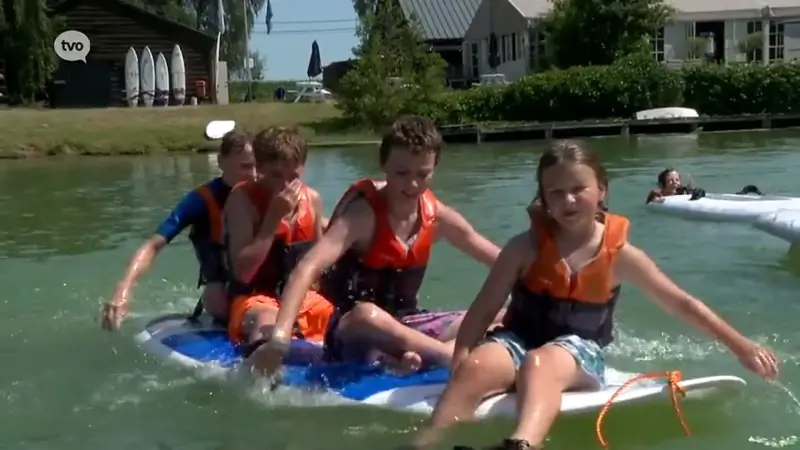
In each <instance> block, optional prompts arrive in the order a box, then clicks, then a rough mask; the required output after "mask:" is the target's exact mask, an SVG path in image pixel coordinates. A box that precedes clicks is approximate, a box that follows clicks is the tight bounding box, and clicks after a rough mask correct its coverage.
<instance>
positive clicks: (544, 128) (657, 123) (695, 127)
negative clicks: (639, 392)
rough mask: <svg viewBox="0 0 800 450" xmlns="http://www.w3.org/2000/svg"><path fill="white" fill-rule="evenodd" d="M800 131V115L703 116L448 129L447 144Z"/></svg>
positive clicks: (443, 130)
mask: <svg viewBox="0 0 800 450" xmlns="http://www.w3.org/2000/svg"><path fill="white" fill-rule="evenodd" d="M795 127H800V114H752V115H738V116H701V117H695V118H685V119H652V120H635V119H608V120H583V121H574V122H535V123H525V122H516V123H509V124H475V125H445V126H442V127H440V131H441V133H442V136H443V137H444V139H445V141H447V142H474V143H478V144H480V143H482V142H494V141H522V140H537V139H569V138H587V137H601V136H635V135H657V134H690V133H697V132H714V131H747V130H773V129H782V128H795Z"/></svg>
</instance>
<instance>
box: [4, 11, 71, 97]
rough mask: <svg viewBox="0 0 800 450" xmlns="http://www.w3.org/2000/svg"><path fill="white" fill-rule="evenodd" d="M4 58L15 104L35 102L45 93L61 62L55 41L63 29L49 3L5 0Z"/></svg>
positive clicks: (10, 90) (8, 83)
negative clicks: (48, 5)
mask: <svg viewBox="0 0 800 450" xmlns="http://www.w3.org/2000/svg"><path fill="white" fill-rule="evenodd" d="M1 5H2V14H0V55H2V58H3V59H5V61H6V67H7V68H8V69H9V70H8V71H7V72H6V84H7V87H8V96H9V99H10V102H11V103H32V102H34V101H35V100H36V96H37V95H38V94H41V93H42V92H43V91H44V89H45V86H46V85H47V82H48V81H49V80H50V78H51V76H52V74H53V72H55V70H56V68H57V67H58V60H57V59H56V58H57V57H56V55H55V52H53V41H54V40H55V38H56V31H57V29H58V27H59V26H60V24H59V22H58V21H53V20H51V19H50V17H49V16H48V14H47V4H46V1H45V0H3V1H2V3H1Z"/></svg>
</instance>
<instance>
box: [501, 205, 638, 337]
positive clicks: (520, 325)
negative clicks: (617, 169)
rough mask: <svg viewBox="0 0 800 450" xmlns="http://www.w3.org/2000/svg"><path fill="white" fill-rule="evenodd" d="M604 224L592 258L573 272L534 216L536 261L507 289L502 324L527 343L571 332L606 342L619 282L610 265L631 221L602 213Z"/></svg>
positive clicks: (553, 241)
mask: <svg viewBox="0 0 800 450" xmlns="http://www.w3.org/2000/svg"><path fill="white" fill-rule="evenodd" d="M603 217H604V222H605V229H604V231H603V237H602V241H601V244H600V248H599V251H598V253H597V255H596V256H595V258H594V259H593V260H592V261H591V262H589V263H588V264H587V265H585V266H584V267H582V268H581V269H580V270H579V271H578V272H577V273H571V272H570V269H569V267H568V266H567V263H566V262H565V261H564V259H563V258H562V257H561V253H560V252H559V250H558V245H557V244H556V241H555V239H554V236H553V235H552V233H551V232H550V230H549V228H548V226H547V225H546V224H545V223H544V221H543V220H536V221H535V224H534V227H533V228H532V231H533V232H535V233H536V235H537V238H536V239H537V243H538V246H537V254H536V260H535V261H534V262H533V263H532V264H531V267H530V269H529V270H528V272H527V274H525V276H524V277H522V279H520V280H519V281H518V282H517V284H516V286H515V287H514V290H513V292H512V294H511V303H510V305H509V307H508V310H507V313H506V316H505V318H504V320H503V325H504V327H505V328H506V329H508V330H510V331H512V332H513V333H514V334H516V335H517V336H518V337H519V338H521V339H522V340H523V341H524V342H525V345H526V347H527V348H538V347H540V346H542V345H544V344H546V343H548V342H550V341H552V340H553V339H555V338H557V337H559V336H563V335H569V334H574V335H577V336H580V337H581V338H583V339H587V340H592V341H595V342H597V343H598V344H599V345H600V346H606V345H608V344H610V343H611V341H612V340H613V337H612V333H611V332H612V326H613V312H614V306H615V305H616V301H617V297H618V296H619V292H620V287H619V286H615V285H614V280H613V265H614V260H615V258H616V257H617V255H618V254H619V250H620V249H621V248H622V247H623V246H624V245H625V243H626V242H627V241H628V228H629V225H630V222H629V221H628V219H626V218H625V217H622V216H618V215H614V214H609V213H604V214H603Z"/></svg>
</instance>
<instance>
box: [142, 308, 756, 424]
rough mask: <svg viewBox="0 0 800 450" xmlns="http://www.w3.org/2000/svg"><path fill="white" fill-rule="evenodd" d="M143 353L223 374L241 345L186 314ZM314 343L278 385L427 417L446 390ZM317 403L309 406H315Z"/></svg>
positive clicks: (145, 342)
mask: <svg viewBox="0 0 800 450" xmlns="http://www.w3.org/2000/svg"><path fill="white" fill-rule="evenodd" d="M135 339H136V341H137V342H138V343H139V345H140V347H141V348H142V349H143V350H144V351H145V352H147V353H148V354H152V355H155V356H157V357H159V358H161V359H163V360H165V361H170V362H173V363H177V364H179V365H181V366H184V367H187V368H195V369H202V370H203V372H204V373H208V372H209V371H218V372H220V373H222V374H224V373H226V372H230V371H233V370H235V369H236V368H237V367H239V365H240V363H241V361H242V358H241V354H240V353H239V350H238V349H237V347H236V346H235V345H233V344H232V343H231V342H230V341H229V340H228V337H227V333H226V331H225V329H224V328H221V327H219V326H217V325H215V324H214V323H213V321H212V320H211V319H210V318H209V317H206V316H201V317H200V318H199V320H194V321H190V320H187V319H186V316H184V315H167V316H164V317H160V318H156V319H154V320H152V321H150V322H149V323H148V324H147V325H146V326H145V327H144V329H143V330H142V331H141V332H140V333H139V334H138V335H137V336H136V338H135ZM320 353H321V347H320V345H319V344H317V343H312V342H308V341H302V340H295V341H294V342H293V344H292V347H291V351H290V353H289V355H288V356H287V358H286V359H285V362H284V367H283V375H282V380H281V385H282V388H286V389H294V390H303V391H306V392H311V393H319V394H321V396H320V397H319V398H320V399H321V400H325V399H330V400H332V401H333V402H334V403H335V404H342V403H345V404H355V405H370V406H374V407H380V408H385V409H392V410H398V411H404V412H410V413H421V414H430V413H431V412H432V411H433V407H434V406H435V405H436V401H437V400H438V398H439V396H440V395H441V393H442V391H443V390H444V387H445V384H446V383H447V377H448V374H449V371H448V370H447V369H445V368H429V369H424V370H422V371H419V372H417V373H414V374H412V375H407V376H397V375H393V374H391V373H388V372H387V371H385V370H384V369H383V368H381V367H378V366H373V365H366V364H357V363H337V364H331V363H325V362H322V361H321V360H320V359H319V356H320ZM636 375H637V374H634V373H625V372H620V371H617V370H613V369H608V370H607V372H606V377H607V380H608V386H607V387H606V388H605V389H602V390H591V391H573V392H568V393H565V394H564V395H563V400H562V403H561V412H562V413H564V414H577V413H591V412H594V413H597V412H599V411H600V410H601V409H602V408H603V407H604V406H605V405H606V403H609V402H610V401H611V397H612V396H614V394H615V393H616V392H617V391H618V390H619V389H620V387H621V386H622V385H623V384H625V383H626V381H628V380H631V378H633V377H635V376H636ZM679 385H680V387H681V388H682V389H683V390H685V391H686V392H687V398H688V399H707V398H710V397H724V396H727V395H730V394H732V393H735V392H738V391H741V390H743V389H744V387H745V386H746V383H745V381H744V380H742V379H741V378H738V377H734V376H727V375H722V376H710V377H703V378H694V379H685V380H683V381H680V382H679ZM670 394H671V388H670V386H669V385H668V384H667V383H666V382H661V381H657V380H644V381H638V382H636V383H634V384H632V385H631V386H630V387H626V388H625V389H624V390H623V391H621V392H620V393H619V395H618V396H616V397H615V398H614V399H613V402H611V403H613V404H614V405H616V404H621V403H624V404H640V403H647V402H652V401H656V402H665V401H669V396H670ZM315 404H317V402H314V403H313V404H311V405H309V406H314V405H315ZM515 410H516V409H515V398H514V394H503V395H498V396H494V397H491V398H489V399H487V400H485V401H484V402H483V404H481V406H480V407H479V408H478V411H477V417H479V418H485V417H491V416H514V415H515V414H516V413H515Z"/></svg>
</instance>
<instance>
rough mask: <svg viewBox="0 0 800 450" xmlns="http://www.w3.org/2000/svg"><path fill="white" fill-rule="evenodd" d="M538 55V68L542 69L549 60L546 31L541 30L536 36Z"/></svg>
mask: <svg viewBox="0 0 800 450" xmlns="http://www.w3.org/2000/svg"><path fill="white" fill-rule="evenodd" d="M536 55H538V57H537V60H538V61H537V62H536V66H537V67H538V68H540V69H541V68H542V67H543V66H544V60H545V58H547V35H545V34H544V30H539V32H538V33H537V34H536Z"/></svg>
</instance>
